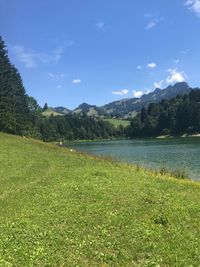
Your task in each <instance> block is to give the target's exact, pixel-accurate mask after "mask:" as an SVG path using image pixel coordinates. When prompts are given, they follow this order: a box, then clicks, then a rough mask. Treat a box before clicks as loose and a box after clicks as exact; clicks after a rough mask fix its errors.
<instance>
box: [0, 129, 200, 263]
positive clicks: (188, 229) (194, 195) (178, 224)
mask: <svg viewBox="0 0 200 267" xmlns="http://www.w3.org/2000/svg"><path fill="white" fill-rule="evenodd" d="M0 167H1V168H0V183H1V186H0V266H199V264H200V253H199V251H200V239H199V236H200V186H199V184H198V183H197V182H190V181H188V180H177V179H175V178H173V177H171V176H170V175H168V174H165V173H164V174H163V175H162V174H161V173H157V174H155V173H153V172H150V171H147V170H145V169H143V168H141V167H139V166H132V165H130V164H123V163H119V162H115V161H113V160H109V159H101V158H99V157H92V156H89V155H86V154H83V153H78V152H75V151H70V150H68V149H66V148H60V147H56V146H55V145H52V144H45V143H42V142H39V141H34V140H30V139H23V138H21V137H15V136H9V135H6V134H2V133H0Z"/></svg>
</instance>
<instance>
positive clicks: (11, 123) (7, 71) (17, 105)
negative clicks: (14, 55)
mask: <svg viewBox="0 0 200 267" xmlns="http://www.w3.org/2000/svg"><path fill="white" fill-rule="evenodd" d="M29 128H30V122H29V109H28V103H27V96H26V92H25V89H24V86H23V83H22V79H21V76H20V74H19V72H18V70H17V69H16V68H15V66H14V65H12V64H11V63H10V60H9V58H8V52H7V50H6V46H5V43H4V41H3V39H2V37H0V130H1V131H5V132H9V133H13V134H23V133H24V132H27V131H28V130H29Z"/></svg>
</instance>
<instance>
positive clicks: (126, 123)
mask: <svg viewBox="0 0 200 267" xmlns="http://www.w3.org/2000/svg"><path fill="white" fill-rule="evenodd" d="M104 121H108V122H110V123H111V124H113V125H114V126H119V125H122V126H124V127H126V126H129V125H130V121H128V120H120V119H104Z"/></svg>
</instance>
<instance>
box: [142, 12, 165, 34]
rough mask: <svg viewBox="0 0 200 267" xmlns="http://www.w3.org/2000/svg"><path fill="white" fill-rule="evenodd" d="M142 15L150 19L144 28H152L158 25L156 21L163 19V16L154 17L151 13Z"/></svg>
mask: <svg viewBox="0 0 200 267" xmlns="http://www.w3.org/2000/svg"><path fill="white" fill-rule="evenodd" d="M144 17H145V18H147V19H150V20H149V22H148V23H147V25H146V27H145V29H146V30H151V29H153V28H154V27H156V26H157V25H158V23H160V22H161V21H162V20H163V19H164V18H163V17H156V16H154V15H151V14H145V15H144Z"/></svg>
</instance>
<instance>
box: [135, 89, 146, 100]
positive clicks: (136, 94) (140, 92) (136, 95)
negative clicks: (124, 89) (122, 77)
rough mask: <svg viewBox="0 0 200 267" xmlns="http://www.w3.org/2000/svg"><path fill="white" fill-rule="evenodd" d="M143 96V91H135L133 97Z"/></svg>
mask: <svg viewBox="0 0 200 267" xmlns="http://www.w3.org/2000/svg"><path fill="white" fill-rule="evenodd" d="M143 94H144V93H143V92H142V91H136V90H133V97H136V98H140V97H141V96H142V95H143Z"/></svg>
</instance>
